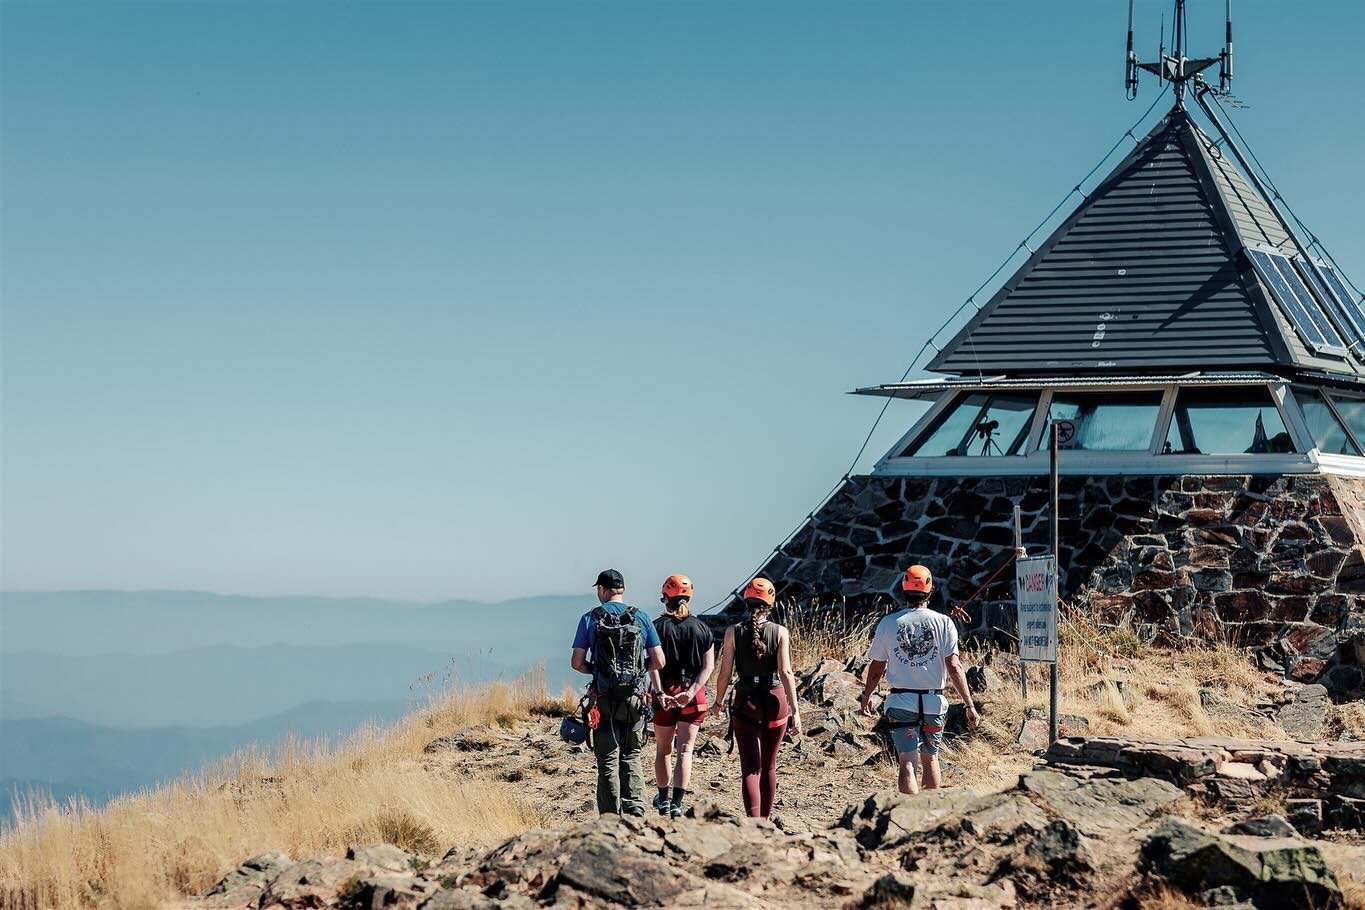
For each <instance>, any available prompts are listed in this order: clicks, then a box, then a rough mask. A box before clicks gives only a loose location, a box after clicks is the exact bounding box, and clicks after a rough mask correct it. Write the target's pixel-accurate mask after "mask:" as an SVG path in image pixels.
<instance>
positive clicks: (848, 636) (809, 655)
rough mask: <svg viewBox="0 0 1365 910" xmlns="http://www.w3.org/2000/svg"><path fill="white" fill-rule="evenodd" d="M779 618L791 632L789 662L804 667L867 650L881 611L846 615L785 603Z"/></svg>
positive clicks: (854, 655) (837, 610)
mask: <svg viewBox="0 0 1365 910" xmlns="http://www.w3.org/2000/svg"><path fill="white" fill-rule="evenodd" d="M778 619H779V620H780V621H781V622H782V624H783V625H785V626H786V627H787V631H788V632H789V633H790V634H791V652H792V666H793V667H795V668H796V669H797V670H804V669H808V668H810V667H813V666H815V665H816V664H818V663H820V661H822V660H826V659H830V658H833V659H834V660H838V661H848V660H850V659H851V658H854V657H859V656H862V655H864V654H866V653H867V651H868V648H869V647H871V645H872V633H873V631H874V630H875V629H876V628H877V622H878V621H879V620H880V619H881V615H879V614H874V615H867V614H864V615H861V616H847V615H846V614H845V613H844V612H843V611H842V610H839V609H834V608H829V609H824V610H813V609H808V608H803V607H802V606H801V605H797V604H784V605H783V609H782V610H780V611H779V614H778Z"/></svg>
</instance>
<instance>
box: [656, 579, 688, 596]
mask: <svg viewBox="0 0 1365 910" xmlns="http://www.w3.org/2000/svg"><path fill="white" fill-rule="evenodd" d="M663 595H664V597H691V596H692V579H690V578H688V577H687V576H686V575H670V576H668V577H667V578H665V579H664V589H663Z"/></svg>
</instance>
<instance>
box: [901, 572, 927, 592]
mask: <svg viewBox="0 0 1365 910" xmlns="http://www.w3.org/2000/svg"><path fill="white" fill-rule="evenodd" d="M901 590H902V591H919V592H920V593H921V594H928V593H929V592H930V591H932V590H934V573H933V572H930V571H929V570H928V569H926V568H925V567H924V566H911V567H910V568H908V569H906V570H905V575H904V577H902V578H901Z"/></svg>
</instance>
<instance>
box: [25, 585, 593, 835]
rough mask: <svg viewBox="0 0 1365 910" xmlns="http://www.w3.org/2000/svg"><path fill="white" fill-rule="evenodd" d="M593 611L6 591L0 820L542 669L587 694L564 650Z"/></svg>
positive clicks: (584, 601)
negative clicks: (14, 804) (21, 800)
mask: <svg viewBox="0 0 1365 910" xmlns="http://www.w3.org/2000/svg"><path fill="white" fill-rule="evenodd" d="M594 602H595V601H594V600H593V598H592V597H591V596H579V597H538V598H527V599H522V600H514V601H506V602H503V603H497V604H482V603H474V602H469V601H448V602H444V603H439V604H413V603H404V602H396V601H385V600H376V599H361V598H356V599H333V598H322V597H244V596H227V595H218V594H209V593H203V592H197V591H154V592H120V591H70V592H55V593H29V592H6V593H3V594H0V787H3V791H2V792H0V810H7V809H8V803H9V797H10V796H11V795H13V794H14V793H15V791H16V788H19V789H20V790H25V789H30V788H36V789H39V790H43V791H46V792H48V793H50V794H51V795H53V796H55V797H57V798H65V797H68V796H73V795H81V796H84V797H86V798H88V799H90V800H92V801H94V802H101V801H103V800H105V799H107V798H109V797H110V796H113V795H116V794H118V793H121V792H125V791H127V790H130V789H137V788H140V787H144V786H150V785H152V784H154V783H156V782H158V781H161V780H165V779H167V778H171V777H174V776H176V775H177V774H179V773H182V772H185V771H193V770H196V769H198V768H200V767H201V766H203V765H204V764H205V763H206V762H212V761H213V760H215V759H217V758H219V757H221V756H223V755H225V754H227V753H229V752H232V751H235V750H237V749H240V748H243V747H245V746H249V745H259V746H262V747H265V748H268V747H270V746H271V745H274V744H277V743H280V742H282V741H283V740H285V739H286V738H287V737H289V736H290V735H294V736H303V737H317V736H328V737H335V736H338V735H344V734H345V733H347V732H348V731H350V730H352V729H353V728H355V727H356V726H358V725H360V724H362V723H364V722H366V721H368V720H378V721H381V722H386V721H391V720H393V719H396V718H397V717H398V716H400V715H401V714H402V713H404V711H405V710H408V709H410V708H412V707H416V706H417V705H419V704H421V703H423V702H424V701H426V700H427V699H428V698H430V697H434V696H435V695H437V694H438V693H439V692H440V691H442V690H444V689H447V688H449V687H451V686H452V685H458V684H460V683H462V682H469V683H475V682H482V681H486V680H489V679H495V678H512V677H515V676H518V675H520V674H521V673H523V672H525V671H526V670H527V669H528V668H529V667H531V666H533V665H535V664H537V663H543V664H545V665H546V667H547V673H548V676H549V680H550V683H551V685H552V686H555V687H559V686H562V685H564V684H565V683H569V682H571V681H572V682H575V683H577V682H579V681H580V680H577V679H574V676H575V674H573V673H571V672H570V671H569V670H568V668H567V662H568V653H569V645H570V642H571V640H572V636H573V631H574V626H575V624H576V622H577V620H578V617H579V615H580V614H581V613H582V612H583V611H585V610H587V609H589V608H590V607H591V606H592V605H593V604H594ZM4 814H5V815H6V816H7V815H8V811H5V813H4Z"/></svg>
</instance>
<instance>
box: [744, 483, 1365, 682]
mask: <svg viewBox="0 0 1365 910" xmlns="http://www.w3.org/2000/svg"><path fill="white" fill-rule="evenodd" d="M1047 503H1048V486H1047V478H1046V477H1007V478H993V477H882V476H867V475H863V476H855V477H851V478H849V480H848V481H846V482H845V484H844V485H843V487H842V488H840V490H838V491H837V492H836V493H835V495H834V496H833V497H832V498H831V499H830V501H829V502H828V503H827V504H826V505H825V506H824V507H823V508H822V509H821V510H820V511H819V512H818V513H816V514H815V515H814V516H813V517H812V518H811V520H810V521H808V522H807V523H806V525H805V526H804V527H803V528H802V529H801V530H800V531H798V532H797V534H796V535H795V536H794V537H793V538H792V539H791V540H790V541H789V542H788V543H787V544H786V545H785V546H783V547H781V548H780V549H779V550H778V551H777V552H775V553H774V554H773V556H772V557H771V558H770V559H769V561H768V563H767V564H766V565H765V567H764V569H763V574H765V575H767V577H769V578H771V579H772V580H773V581H774V582H775V583H776V584H777V586H778V591H779V594H780V596H782V597H783V598H784V599H793V598H795V599H815V600H821V601H828V600H832V599H836V598H837V599H843V600H844V601H845V602H846V603H847V604H849V605H852V606H858V607H870V606H872V605H873V604H874V603H875V602H877V601H879V600H884V599H885V597H886V595H887V594H888V592H890V591H891V590H892V586H893V585H894V584H895V582H896V581H897V579H898V577H899V575H900V572H901V571H902V570H903V569H904V568H905V566H906V565H908V564H910V563H912V562H920V563H923V564H925V565H927V566H929V568H930V569H932V570H933V572H934V574H935V576H936V578H937V579H938V580H939V581H938V586H939V590H940V592H941V594H942V595H943V596H944V597H945V598H946V600H947V601H948V602H949V603H961V602H963V601H965V600H967V599H968V598H969V597H971V596H972V594H974V593H975V592H977V590H978V589H979V588H980V587H981V586H982V585H984V584H985V583H986V582H987V581H988V580H989V579H990V578H991V577H992V575H993V574H995V573H996V571H997V570H999V569H1002V568H1003V567H1005V566H1006V565H1007V563H1008V560H1009V558H1010V554H1011V551H1012V548H1013V542H1014V532H1013V527H1012V521H1013V510H1014V506H1015V505H1016V504H1017V505H1019V506H1020V507H1021V510H1022V525H1023V537H1024V543H1025V545H1026V546H1028V547H1029V548H1030V550H1031V552H1035V553H1037V552H1040V551H1041V548H1044V547H1046V546H1047V542H1048V540H1049V532H1048V523H1047ZM1059 508H1060V511H1061V524H1060V528H1059V533H1060V539H1061V550H1062V553H1061V567H1060V570H1061V592H1062V597H1063V599H1064V600H1065V601H1067V602H1068V603H1070V604H1072V605H1073V606H1075V607H1077V608H1079V609H1080V610H1082V612H1083V614H1084V615H1086V616H1088V617H1090V618H1091V619H1092V620H1094V621H1097V622H1100V623H1104V624H1115V625H1116V624H1120V623H1125V622H1126V623H1131V624H1132V625H1133V627H1134V628H1135V629H1137V630H1138V631H1139V632H1140V633H1143V634H1145V635H1146V636H1148V637H1158V636H1167V637H1170V638H1179V637H1187V636H1198V637H1202V638H1206V639H1210V640H1218V639H1224V640H1229V641H1233V642H1236V643H1238V644H1241V645H1243V646H1247V647H1253V648H1258V649H1262V650H1264V651H1265V652H1266V653H1267V654H1270V655H1273V656H1275V657H1276V659H1277V660H1280V661H1282V662H1283V664H1284V668H1285V669H1286V670H1289V671H1294V670H1296V669H1297V672H1295V673H1294V675H1296V676H1298V677H1300V678H1316V677H1317V676H1318V675H1319V674H1320V673H1321V672H1322V671H1323V670H1325V669H1328V667H1329V666H1330V665H1332V664H1334V663H1335V662H1336V660H1335V659H1336V658H1337V657H1339V656H1342V655H1341V654H1339V652H1345V651H1346V650H1347V648H1346V646H1345V644H1344V642H1346V641H1347V640H1348V639H1349V638H1351V637H1352V636H1353V635H1354V633H1356V632H1358V631H1365V549H1362V544H1365V479H1356V478H1344V477H1337V476H1332V475H1320V474H1312V475H1293V476H1290V475H1285V476H1262V475H1251V476H1247V475H1240V476H1239V475H1183V476H1179V475H1177V476H1164V477H1160V476H1159V477H1150V476H1147V477H1100V476H1096V477H1085V476H1082V477H1075V476H1071V477H1063V478H1061V487H1060V491H1059ZM1012 578H1013V575H1012V573H1011V572H1009V571H1008V570H1007V569H1006V570H1005V571H1002V572H1000V574H999V575H998V576H997V581H996V582H995V583H994V584H992V585H991V586H989V588H988V590H987V591H986V592H985V596H984V597H983V600H986V601H989V600H990V599H992V598H995V599H999V600H1008V599H1010V598H1012V596H1013V592H1012V590H1011V588H1012ZM974 616H979V617H981V619H982V622H983V623H984V622H986V614H985V611H978V612H975V613H974ZM1348 662H1349V663H1354V658H1350V659H1349V660H1348ZM1339 669H1340V670H1341V671H1346V672H1354V674H1355V676H1356V677H1359V676H1360V671H1359V670H1358V669H1357V668H1356V667H1355V666H1351V667H1349V668H1348V667H1341V668H1339ZM1338 682H1339V683H1340V684H1341V685H1339V688H1346V689H1355V688H1359V687H1360V683H1361V680H1360V679H1358V678H1353V679H1351V680H1339V681H1338Z"/></svg>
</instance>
